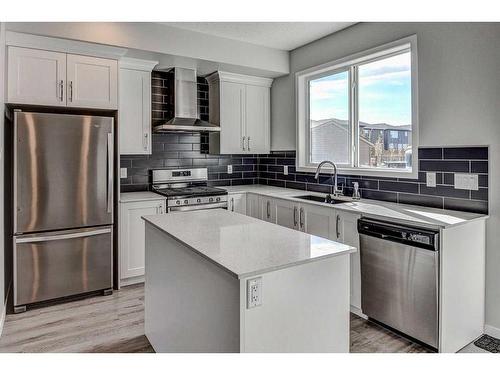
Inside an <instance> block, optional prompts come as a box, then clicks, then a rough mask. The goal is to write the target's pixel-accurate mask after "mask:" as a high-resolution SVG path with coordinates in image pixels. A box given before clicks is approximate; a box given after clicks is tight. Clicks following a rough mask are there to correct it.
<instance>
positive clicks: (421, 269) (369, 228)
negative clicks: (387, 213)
mask: <svg viewBox="0 0 500 375" xmlns="http://www.w3.org/2000/svg"><path fill="white" fill-rule="evenodd" d="M358 232H359V239H360V256H361V309H362V311H363V313H364V314H366V315H368V317H370V318H372V319H375V320H376V321H379V322H381V323H383V324H385V325H387V326H389V327H392V328H394V329H396V330H398V331H400V332H402V333H404V334H406V335H408V336H411V337H413V338H415V339H417V340H419V341H421V342H424V343H426V344H428V345H430V346H432V347H434V348H437V347H438V316H439V315H438V309H439V307H438V306H439V303H438V296H439V274H438V273H439V239H438V233H439V232H438V231H434V230H430V229H424V228H417V227H410V226H406V225H400V224H394V223H388V222H383V221H378V220H372V219H367V218H363V219H359V220H358Z"/></svg>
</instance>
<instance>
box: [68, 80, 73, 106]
mask: <svg viewBox="0 0 500 375" xmlns="http://www.w3.org/2000/svg"><path fill="white" fill-rule="evenodd" d="M69 101H70V102H72V101H73V81H69Z"/></svg>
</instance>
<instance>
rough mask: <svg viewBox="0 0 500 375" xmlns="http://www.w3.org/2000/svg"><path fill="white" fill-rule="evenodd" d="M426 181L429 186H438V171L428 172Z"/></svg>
mask: <svg viewBox="0 0 500 375" xmlns="http://www.w3.org/2000/svg"><path fill="white" fill-rule="evenodd" d="M426 181H427V186H428V187H436V172H427V174H426Z"/></svg>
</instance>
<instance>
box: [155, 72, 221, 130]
mask: <svg viewBox="0 0 500 375" xmlns="http://www.w3.org/2000/svg"><path fill="white" fill-rule="evenodd" d="M173 70H174V77H175V80H174V85H175V86H174V107H175V112H174V117H173V118H172V119H170V120H168V121H167V122H165V123H164V124H161V125H157V126H155V127H154V128H153V130H154V132H155V133H170V132H199V131H211V132H218V131H220V126H219V125H216V124H211V123H209V122H206V121H202V120H200V116H199V113H198V102H197V84H196V70H194V69H186V68H173Z"/></svg>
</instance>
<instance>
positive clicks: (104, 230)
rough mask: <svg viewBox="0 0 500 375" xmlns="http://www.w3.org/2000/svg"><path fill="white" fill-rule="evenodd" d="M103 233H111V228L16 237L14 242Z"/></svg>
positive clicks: (59, 238) (63, 238) (31, 241)
mask: <svg viewBox="0 0 500 375" xmlns="http://www.w3.org/2000/svg"><path fill="white" fill-rule="evenodd" d="M105 233H111V228H106V229H97V230H93V231H88V232H75V233H65V234H56V235H54V236H39V237H24V238H23V237H18V238H16V243H33V242H46V241H59V240H68V239H71V238H81V237H91V236H97V235H99V234H105Z"/></svg>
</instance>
